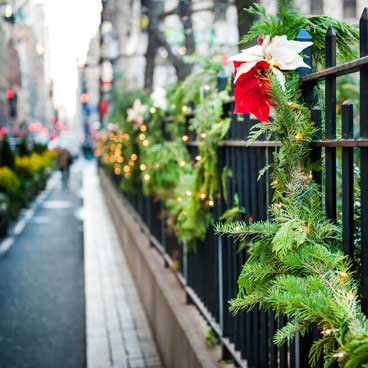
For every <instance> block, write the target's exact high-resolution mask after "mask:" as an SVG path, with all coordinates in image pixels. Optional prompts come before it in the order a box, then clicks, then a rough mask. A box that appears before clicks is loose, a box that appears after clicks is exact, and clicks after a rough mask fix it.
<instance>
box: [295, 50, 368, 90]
mask: <svg viewBox="0 0 368 368" xmlns="http://www.w3.org/2000/svg"><path fill="white" fill-rule="evenodd" d="M367 65H368V56H363V57H361V58H359V59H356V60H353V61H349V62H347V63H344V64H340V65H336V66H332V67H330V68H326V69H323V70H321V71H319V72H315V73H311V74H308V75H306V76H304V77H302V78H301V81H302V83H314V82H319V81H321V80H324V79H325V78H326V77H329V76H335V77H340V76H343V75H346V74H351V73H355V72H359V70H360V68H361V67H363V66H367Z"/></svg>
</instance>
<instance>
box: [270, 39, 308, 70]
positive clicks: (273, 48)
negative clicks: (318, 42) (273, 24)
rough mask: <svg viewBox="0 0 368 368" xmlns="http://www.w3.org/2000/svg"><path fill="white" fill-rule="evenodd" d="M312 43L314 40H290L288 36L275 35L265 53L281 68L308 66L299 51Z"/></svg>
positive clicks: (291, 68)
mask: <svg viewBox="0 0 368 368" xmlns="http://www.w3.org/2000/svg"><path fill="white" fill-rule="evenodd" d="M311 45H312V42H301V41H289V40H288V39H287V38H286V36H275V37H274V38H273V39H272V41H271V43H270V44H269V46H268V47H267V49H266V50H265V53H266V57H268V58H271V60H272V63H273V64H275V65H277V66H278V67H279V68H280V69H283V70H294V69H296V68H299V67H301V66H303V67H305V66H306V64H305V63H304V62H303V59H302V57H301V56H300V55H299V53H300V52H301V51H303V50H304V49H305V48H307V47H309V46H311Z"/></svg>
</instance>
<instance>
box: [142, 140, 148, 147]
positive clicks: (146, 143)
mask: <svg viewBox="0 0 368 368" xmlns="http://www.w3.org/2000/svg"><path fill="white" fill-rule="evenodd" d="M148 145H149V142H148V141H147V139H146V140H144V141H143V146H145V147H147V146H148Z"/></svg>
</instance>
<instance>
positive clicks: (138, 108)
mask: <svg viewBox="0 0 368 368" xmlns="http://www.w3.org/2000/svg"><path fill="white" fill-rule="evenodd" d="M146 109H147V107H146V106H145V105H143V104H142V102H141V100H139V99H136V100H135V101H134V104H133V106H132V107H130V108H129V109H128V111H127V112H128V117H127V120H128V121H130V122H132V123H135V124H139V125H141V124H143V121H144V113H145V112H146Z"/></svg>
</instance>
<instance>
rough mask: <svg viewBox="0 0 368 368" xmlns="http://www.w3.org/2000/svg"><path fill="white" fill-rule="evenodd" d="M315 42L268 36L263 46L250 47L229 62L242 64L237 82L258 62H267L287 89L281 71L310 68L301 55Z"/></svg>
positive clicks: (236, 76) (237, 72)
mask: <svg viewBox="0 0 368 368" xmlns="http://www.w3.org/2000/svg"><path fill="white" fill-rule="evenodd" d="M312 44H313V42H301V41H289V40H288V39H287V37H286V36H275V37H273V38H272V39H271V38H270V36H266V37H265V38H264V40H263V42H262V45H257V46H253V47H249V48H248V49H246V50H242V51H241V52H240V53H239V54H237V55H234V56H232V57H231V58H229V61H237V62H240V63H242V64H241V65H240V66H239V67H238V68H237V71H236V75H235V82H236V81H237V79H238V78H239V77H240V76H241V75H242V74H245V73H248V72H249V71H250V70H251V69H252V68H253V67H254V66H255V65H256V64H257V63H258V62H260V61H265V62H267V63H268V64H269V65H270V68H271V70H272V71H273V72H274V73H275V75H276V77H277V79H278V80H279V82H280V84H281V86H282V87H283V88H284V87H285V76H284V74H283V73H282V71H281V70H295V69H298V68H310V66H309V65H307V64H306V63H305V62H304V61H303V58H302V57H301V56H300V55H299V53H300V52H302V51H303V50H304V49H306V48H307V47H310V46H311V45H312Z"/></svg>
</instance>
